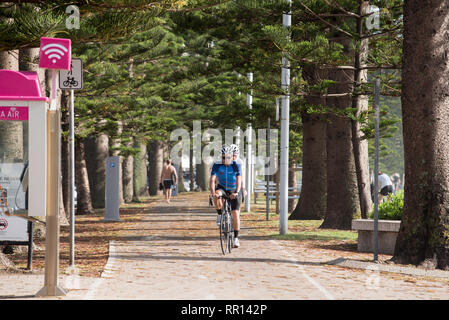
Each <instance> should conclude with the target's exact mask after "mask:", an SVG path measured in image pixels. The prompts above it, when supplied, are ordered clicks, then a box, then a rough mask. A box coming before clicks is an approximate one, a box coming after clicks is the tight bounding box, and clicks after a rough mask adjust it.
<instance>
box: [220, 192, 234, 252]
mask: <svg viewBox="0 0 449 320" xmlns="http://www.w3.org/2000/svg"><path fill="white" fill-rule="evenodd" d="M220 198H223V199H224V200H225V202H224V206H223V213H222V218H221V223H220V244H221V250H222V252H223V254H226V253H227V252H229V253H231V251H232V245H233V243H234V228H233V221H232V219H233V218H232V210H231V203H230V198H229V197H228V196H227V195H222V196H221V197H220Z"/></svg>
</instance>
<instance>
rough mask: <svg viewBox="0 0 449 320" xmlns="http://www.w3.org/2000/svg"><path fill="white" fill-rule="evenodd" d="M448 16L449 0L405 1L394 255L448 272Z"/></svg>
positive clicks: (400, 259)
mask: <svg viewBox="0 0 449 320" xmlns="http://www.w3.org/2000/svg"><path fill="white" fill-rule="evenodd" d="M448 16H449V1H448V0H445V1H435V0H434V1H426V2H425V3H423V2H422V1H417V0H409V1H405V5H404V55H403V63H402V66H403V69H402V117H403V132H404V163H405V176H406V177H407V179H406V181H405V202H404V212H403V216H402V224H401V228H400V230H399V235H398V238H397V241H396V248H395V253H394V257H393V260H394V261H396V262H398V263H404V264H415V265H417V264H423V265H424V266H426V267H428V268H432V267H436V268H439V269H446V270H447V269H449V218H448V212H449V191H448V190H449V135H448V132H449V115H448V112H447V110H448V109H449V96H448V94H447V89H448V85H447V79H448V78H449V64H448V63H447V55H448V49H447V30H448V28H449V20H448V19H447V18H448ZM424 20H425V23H422V22H423V21H424ZM424 75H425V76H424Z"/></svg>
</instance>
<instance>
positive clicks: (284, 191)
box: [279, 0, 292, 234]
mask: <svg viewBox="0 0 449 320" xmlns="http://www.w3.org/2000/svg"><path fill="white" fill-rule="evenodd" d="M287 2H288V4H289V5H290V8H291V4H292V1H291V0H287ZM282 23H283V26H284V28H289V27H290V26H291V11H290V10H289V12H286V13H284V14H283V15H282ZM281 81H282V83H281V85H282V89H283V90H284V91H286V94H285V95H283V96H282V102H281V108H282V110H281V150H280V151H281V162H280V179H279V180H280V186H279V187H280V189H279V201H280V207H279V209H280V217H279V219H280V221H279V233H280V234H287V232H288V146H289V131H290V128H289V122H290V119H289V116H290V96H289V95H288V90H289V86H290V62H289V60H288V59H287V58H286V57H282V74H281Z"/></svg>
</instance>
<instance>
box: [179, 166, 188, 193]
mask: <svg viewBox="0 0 449 320" xmlns="http://www.w3.org/2000/svg"><path fill="white" fill-rule="evenodd" d="M186 191H187V190H186V188H185V187H184V171H183V168H182V160H181V161H180V162H179V172H178V192H186Z"/></svg>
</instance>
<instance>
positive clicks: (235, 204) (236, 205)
mask: <svg viewBox="0 0 449 320" xmlns="http://www.w3.org/2000/svg"><path fill="white" fill-rule="evenodd" d="M231 209H232V222H233V228H234V231H235V232H234V234H235V236H236V237H238V233H239V231H240V197H237V198H236V199H234V200H231Z"/></svg>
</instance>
